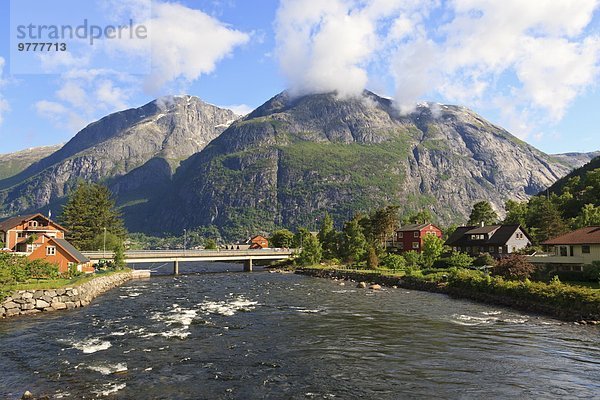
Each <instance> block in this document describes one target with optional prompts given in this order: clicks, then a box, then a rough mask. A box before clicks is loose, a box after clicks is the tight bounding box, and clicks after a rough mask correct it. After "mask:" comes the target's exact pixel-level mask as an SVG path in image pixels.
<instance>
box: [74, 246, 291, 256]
mask: <svg viewBox="0 0 600 400" xmlns="http://www.w3.org/2000/svg"><path fill="white" fill-rule="evenodd" d="M296 251H297V250H296V249H280V248H267V249H252V250H250V249H246V250H128V251H126V252H125V257H126V258H134V257H139V258H143V257H194V256H196V257H227V256H253V255H256V256H260V255H261V254H262V255H264V254H281V255H292V254H294V253H296ZM82 253H83V254H84V255H85V256H86V257H88V258H93V259H97V258H112V257H113V255H114V253H113V252H112V251H106V252H105V251H84V252H82Z"/></svg>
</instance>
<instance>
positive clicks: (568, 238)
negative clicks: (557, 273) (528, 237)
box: [531, 226, 600, 271]
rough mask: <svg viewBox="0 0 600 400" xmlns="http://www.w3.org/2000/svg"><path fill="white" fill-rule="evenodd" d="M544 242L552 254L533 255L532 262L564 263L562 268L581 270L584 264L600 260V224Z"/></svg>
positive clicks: (564, 269)
mask: <svg viewBox="0 0 600 400" xmlns="http://www.w3.org/2000/svg"><path fill="white" fill-rule="evenodd" d="M542 244H543V245H544V246H548V248H549V249H550V250H551V254H549V255H542V256H536V257H532V258H531V261H532V262H537V263H545V264H562V266H563V267H561V268H560V270H563V271H581V266H582V265H584V264H591V263H592V262H593V261H600V226H588V227H585V228H581V229H577V230H574V231H572V232H569V233H565V234H564V235H560V236H558V237H555V238H554V239H550V240H546V241H545V242H543V243H542ZM570 266H572V268H569V267H570Z"/></svg>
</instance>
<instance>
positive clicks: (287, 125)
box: [128, 92, 570, 236]
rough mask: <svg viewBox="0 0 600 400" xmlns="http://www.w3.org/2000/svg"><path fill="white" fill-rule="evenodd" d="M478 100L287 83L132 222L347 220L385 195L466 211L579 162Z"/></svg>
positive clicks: (239, 229) (448, 217)
mask: <svg viewBox="0 0 600 400" xmlns="http://www.w3.org/2000/svg"><path fill="white" fill-rule="evenodd" d="M569 170H570V169H569V167H568V166H566V165H565V164H564V163H562V162H559V161H557V160H556V159H554V158H552V157H551V156H548V155H547V154H545V153H543V152H541V151H539V150H537V149H535V148H534V147H532V146H530V145H528V144H526V143H525V142H523V141H521V140H519V139H517V138H516V137H514V136H512V135H511V134H510V133H508V132H507V131H506V130H504V129H502V128H500V127H497V126H495V125H493V124H491V123H489V122H487V121H486V120H484V119H483V118H481V117H480V116H478V115H477V114H475V113H474V112H472V111H470V110H468V109H466V108H464V107H459V106H452V105H439V104H434V103H426V104H421V105H419V106H418V107H417V108H416V110H415V111H414V112H413V113H411V114H409V115H400V114H399V113H398V112H397V111H396V109H395V108H394V106H393V104H392V103H391V101H390V100H388V99H384V98H381V97H378V96H377V95H375V94H373V93H371V92H365V93H364V95H363V96H362V97H360V98H353V99H339V98H337V97H336V96H335V95H334V94H319V95H308V96H303V97H298V98H294V97H292V96H290V95H289V94H288V93H287V92H283V93H281V94H279V95H277V96H275V97H274V98H272V99H271V100H269V101H268V102H266V103H265V104H264V105H262V106H260V107H259V108H258V109H256V110H255V111H253V112H252V113H251V114H249V115H247V116H246V117H245V118H243V119H241V120H238V121H236V122H234V123H233V124H232V125H231V126H230V127H229V128H228V129H227V130H225V131H224V132H223V133H222V134H221V135H220V136H219V137H217V138H216V139H215V140H213V141H212V142H211V143H210V144H209V145H208V146H206V148H204V150H202V151H201V152H199V153H197V154H195V155H193V156H192V157H190V159H188V160H187V161H185V162H184V163H182V167H181V168H180V169H179V170H178V171H177V173H176V174H175V176H174V177H173V183H172V184H171V185H169V189H168V192H164V193H161V194H159V195H157V197H156V198H155V199H153V200H151V201H149V202H148V203H147V204H143V205H138V206H135V207H133V209H132V210H128V212H133V214H132V215H137V216H142V215H152V218H151V221H149V220H146V219H143V218H139V217H136V220H137V221H143V224H142V223H141V222H140V223H137V224H136V223H135V221H132V220H129V221H128V224H129V225H130V227H132V228H133V229H134V230H136V229H142V228H143V229H146V230H150V231H154V232H160V231H167V230H168V231H172V232H179V231H180V230H181V229H183V228H184V227H185V228H190V227H196V226H205V225H216V226H218V227H220V228H222V229H223V230H224V231H225V232H226V233H229V234H231V235H237V236H243V233H244V232H246V233H247V232H249V231H253V230H257V229H263V230H269V229H271V228H272V227H274V226H298V225H303V226H308V227H309V228H311V229H312V228H315V226H316V223H315V220H316V219H319V218H321V217H322V216H323V213H324V212H325V211H328V212H330V213H331V214H333V215H334V217H335V219H336V220H337V221H338V222H340V221H342V220H344V219H348V218H351V217H352V216H353V215H354V214H355V213H357V212H368V211H369V210H372V209H373V208H375V207H380V206H383V205H384V204H386V203H392V204H398V205H400V206H401V209H402V210H403V211H411V210H418V209H421V208H428V209H430V210H431V211H432V212H433V213H434V214H436V215H437V216H438V218H439V219H440V222H445V223H448V222H451V221H457V222H458V221H464V219H465V218H466V216H467V215H468V213H469V211H470V209H471V207H472V205H473V203H475V202H476V201H479V200H483V199H485V200H489V201H491V202H492V204H493V205H494V206H495V208H496V209H497V210H498V211H500V212H501V213H502V210H503V203H504V201H505V200H507V199H526V198H528V196H530V195H535V194H536V193H538V192H539V191H540V190H543V189H545V188H546V187H548V186H550V185H551V184H552V183H554V182H555V181H556V180H557V179H559V178H560V177H562V176H564V175H565V174H566V173H567V172H569Z"/></svg>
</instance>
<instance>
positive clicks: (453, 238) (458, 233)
mask: <svg viewBox="0 0 600 400" xmlns="http://www.w3.org/2000/svg"><path fill="white" fill-rule="evenodd" d="M473 228H475V227H474V226H459V227H458V228H456V229H455V230H454V232H452V234H451V235H450V237H449V238H448V240H446V243H444V244H446V245H448V246H452V245H455V244H458V241H459V240H460V239H462V238H463V237H464V236H465V233H467V232H468V231H470V230H471V229H473Z"/></svg>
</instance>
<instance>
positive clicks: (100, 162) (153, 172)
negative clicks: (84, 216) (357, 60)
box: [0, 96, 237, 216]
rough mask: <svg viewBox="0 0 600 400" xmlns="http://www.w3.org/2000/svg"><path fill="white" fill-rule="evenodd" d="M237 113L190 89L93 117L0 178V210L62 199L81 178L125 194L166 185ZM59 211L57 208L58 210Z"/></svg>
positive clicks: (130, 197)
mask: <svg viewBox="0 0 600 400" xmlns="http://www.w3.org/2000/svg"><path fill="white" fill-rule="evenodd" d="M236 118H237V116H236V115H235V114H234V113H233V111H231V110H225V109H221V108H219V107H216V106H213V105H210V104H207V103H204V102H202V101H201V100H200V99H198V98H196V97H192V96H171V97H164V98H161V99H158V100H155V101H152V102H150V103H148V104H146V105H144V106H142V107H139V108H134V109H129V110H125V111H121V112H117V113H114V114H111V115H108V116H106V117H104V118H102V119H100V120H99V121H96V122H94V123H91V124H90V125H88V126H87V127H85V128H84V129H83V130H81V131H80V132H79V133H78V134H77V135H76V136H75V137H74V138H73V139H71V140H70V141H69V142H68V143H67V144H65V145H64V146H63V147H62V148H60V149H59V150H58V151H56V152H54V153H52V154H51V155H49V156H47V157H45V158H43V159H41V160H39V161H37V162H35V163H33V164H32V165H30V166H29V167H28V168H26V169H25V170H23V171H21V172H20V173H18V174H16V175H14V176H12V177H9V178H7V179H3V180H0V216H2V215H4V216H7V215H13V214H18V213H21V212H24V211H26V210H36V209H41V208H43V207H46V206H48V205H50V206H52V205H53V204H54V203H56V202H60V201H64V197H65V196H66V195H67V194H68V193H69V191H70V190H71V189H72V188H73V187H74V186H75V185H76V182H77V181H78V180H79V179H83V180H87V181H103V182H106V183H108V184H109V185H110V187H111V189H113V190H114V191H115V192H116V193H117V195H118V196H119V198H120V199H122V200H123V199H127V200H129V201H133V202H135V201H138V202H139V201H142V202H143V201H145V198H144V197H142V198H138V197H137V196H138V195H142V196H146V195H147V192H148V191H150V192H152V190H154V189H157V188H159V187H162V186H164V185H165V184H166V183H168V182H169V181H170V179H171V175H172V173H173V172H174V171H175V169H176V168H177V166H178V165H179V164H180V162H181V161H182V160H185V159H187V158H188V157H189V156H191V155H192V154H194V153H196V152H198V151H200V150H202V149H203V148H204V146H206V145H207V144H208V143H209V142H210V141H211V140H212V139H214V138H215V137H217V136H218V135H219V134H220V133H221V132H223V131H224V130H225V129H226V128H227V126H229V124H231V123H232V122H233V121H234V120H235V119H236ZM56 211H58V210H56Z"/></svg>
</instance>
